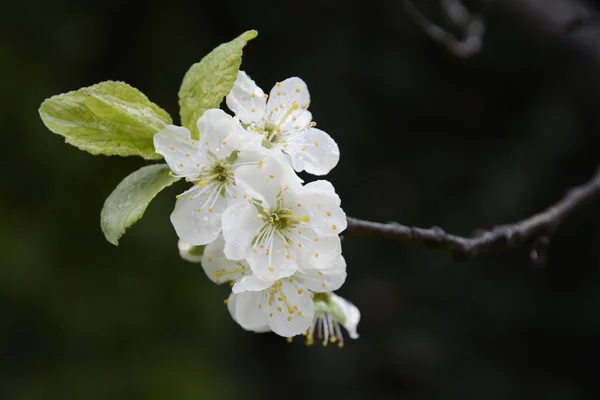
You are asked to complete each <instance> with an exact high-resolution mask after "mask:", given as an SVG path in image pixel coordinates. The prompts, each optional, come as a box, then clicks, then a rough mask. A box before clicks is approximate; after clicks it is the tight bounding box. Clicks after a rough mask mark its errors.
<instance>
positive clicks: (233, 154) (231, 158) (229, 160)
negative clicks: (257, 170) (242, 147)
mask: <svg viewBox="0 0 600 400" xmlns="http://www.w3.org/2000/svg"><path fill="white" fill-rule="evenodd" d="M238 154H240V151H239V150H237V149H236V150H234V151H232V152H231V154H230V155H229V157H227V158H226V159H224V160H223V161H224V162H225V163H227V164H229V165H232V164H233V163H234V162H235V160H237V158H238Z"/></svg>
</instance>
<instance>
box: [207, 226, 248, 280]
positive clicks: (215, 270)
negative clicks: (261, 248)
mask: <svg viewBox="0 0 600 400" xmlns="http://www.w3.org/2000/svg"><path fill="white" fill-rule="evenodd" d="M224 248H225V240H224V239H223V235H219V236H218V237H217V238H216V239H215V240H214V241H213V242H212V243H209V244H208V245H206V248H205V249H204V254H203V255H202V268H204V272H206V276H208V278H209V279H210V280H211V281H213V282H215V283H223V282H235V281H237V280H239V279H240V278H243V277H244V275H249V274H250V273H251V270H250V267H249V266H248V264H247V263H246V262H245V261H244V260H240V261H234V260H229V259H227V258H226V257H225V253H224V252H223V250H224Z"/></svg>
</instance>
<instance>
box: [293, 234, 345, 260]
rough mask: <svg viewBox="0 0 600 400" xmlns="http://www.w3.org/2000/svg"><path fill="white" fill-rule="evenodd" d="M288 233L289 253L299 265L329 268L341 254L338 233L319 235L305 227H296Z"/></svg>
mask: <svg viewBox="0 0 600 400" xmlns="http://www.w3.org/2000/svg"><path fill="white" fill-rule="evenodd" d="M288 234H289V236H290V238H291V242H290V243H289V252H290V255H291V257H292V258H293V259H294V260H296V262H297V263H298V265H299V266H300V267H302V266H303V265H304V264H307V265H309V266H312V267H315V268H329V267H330V266H331V265H332V264H333V263H335V262H337V259H338V257H339V256H340V254H342V245H341V241H340V237H339V236H338V235H332V236H321V235H318V234H317V233H316V232H315V231H314V230H313V229H310V228H306V227H304V228H302V227H296V228H295V229H294V230H290V231H288Z"/></svg>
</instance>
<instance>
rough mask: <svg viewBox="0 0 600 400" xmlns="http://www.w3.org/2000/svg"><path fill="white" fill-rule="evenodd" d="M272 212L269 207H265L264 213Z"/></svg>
mask: <svg viewBox="0 0 600 400" xmlns="http://www.w3.org/2000/svg"><path fill="white" fill-rule="evenodd" d="M270 212H271V211H269V209H268V208H265V209H264V210H263V213H264V214H267V215H269V213H270Z"/></svg>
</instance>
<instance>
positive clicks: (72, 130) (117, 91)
mask: <svg viewBox="0 0 600 400" xmlns="http://www.w3.org/2000/svg"><path fill="white" fill-rule="evenodd" d="M39 113H40V116H41V117H42V121H44V124H45V125H46V126H47V127H48V129H50V130H51V131H52V132H54V133H58V134H59V135H61V136H64V137H65V140H66V142H67V143H69V144H72V145H73V146H76V147H78V148H80V149H81V150H85V151H88V152H90V153H92V154H105V155H119V156H134V155H135V156H141V157H143V158H146V159H159V158H161V156H160V155H159V154H156V153H155V152H154V144H153V141H152V139H153V136H154V134H155V133H156V132H158V131H159V130H161V129H162V128H164V127H165V125H167V124H171V123H172V120H171V117H170V116H169V114H167V112H166V111H164V110H163V109H161V108H160V107H158V106H157V105H156V104H154V103H152V102H151V101H150V100H148V98H147V97H146V96H145V95H144V94H143V93H142V92H140V91H139V90H137V89H135V88H133V87H131V86H129V85H128V84H126V83H123V82H111V81H108V82H102V83H99V84H97V85H94V86H90V87H85V88H82V89H79V90H77V91H74V92H69V93H64V94H60V95H58V96H54V97H51V98H49V99H47V100H46V101H44V102H43V103H42V105H41V107H40V109H39Z"/></svg>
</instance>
